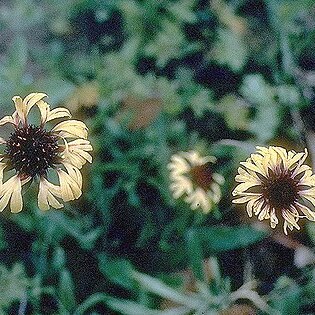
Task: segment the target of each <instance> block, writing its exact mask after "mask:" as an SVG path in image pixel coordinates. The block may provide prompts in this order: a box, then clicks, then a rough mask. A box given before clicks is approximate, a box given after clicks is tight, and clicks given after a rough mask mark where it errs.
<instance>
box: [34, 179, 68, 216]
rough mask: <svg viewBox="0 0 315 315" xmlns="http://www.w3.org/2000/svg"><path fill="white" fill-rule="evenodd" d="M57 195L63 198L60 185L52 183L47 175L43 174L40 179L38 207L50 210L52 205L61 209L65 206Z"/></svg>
mask: <svg viewBox="0 0 315 315" xmlns="http://www.w3.org/2000/svg"><path fill="white" fill-rule="evenodd" d="M55 197H57V198H61V189H60V186H57V185H54V184H52V183H50V182H49V181H48V180H47V179H46V178H45V177H43V176H41V177H40V180H39V191H38V208H39V209H41V210H48V209H49V208H50V207H53V208H55V209H59V208H62V207H63V204H62V203H60V202H59V201H58V200H57V199H56V198H55Z"/></svg>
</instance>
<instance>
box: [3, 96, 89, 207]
mask: <svg viewBox="0 0 315 315" xmlns="http://www.w3.org/2000/svg"><path fill="white" fill-rule="evenodd" d="M45 97H46V94H44V93H31V94H29V95H27V96H26V97H25V98H24V100H23V99H22V98H21V97H20V96H14V97H13V98H12V100H13V102H14V104H15V112H14V113H13V115H12V116H5V117H3V118H2V119H0V126H2V125H5V124H11V125H12V126H13V132H12V133H11V135H10V136H9V138H8V139H3V138H0V145H3V146H4V150H3V153H2V154H0V211H2V210H3V209H4V208H5V207H6V206H7V205H8V203H9V201H10V208H11V211H12V212H19V211H21V210H22V208H23V201H22V187H23V185H24V184H25V183H27V182H29V181H32V180H35V179H38V180H39V192H38V206H39V208H40V209H42V210H48V209H49V208H50V207H53V208H61V207H63V204H62V203H61V200H63V201H69V200H74V199H77V198H79V197H80V195H81V187H82V176H81V173H80V171H79V170H80V169H81V167H82V166H83V165H84V164H85V163H86V161H89V162H92V157H91V155H90V154H89V152H90V151H92V146H91V144H90V142H89V141H88V140H87V130H88V129H87V127H86V125H85V124H84V123H83V122H81V121H78V120H72V119H69V120H65V121H62V122H59V123H58V124H57V125H55V126H54V127H53V128H52V129H51V130H47V129H46V128H45V127H46V123H47V122H49V121H52V120H54V119H57V118H59V119H60V118H71V114H70V112H69V111H68V109H66V108H62V107H58V108H55V109H52V110H51V109H50V106H49V105H48V104H47V103H46V102H45V101H44V100H43V98H45ZM34 106H37V108H38V109H39V112H40V124H39V126H34V125H31V124H29V123H28V115H29V112H30V110H31V109H32V108H33V107H34ZM69 139H72V141H70V142H69ZM5 171H6V173H8V174H9V173H10V172H11V171H13V173H14V174H13V175H12V176H11V177H10V178H8V179H7V180H6V181H5V182H3V177H4V175H6V174H5ZM51 171H55V172H56V174H57V175H58V178H59V185H58V184H53V183H51V182H50V181H49V180H48V175H49V174H50V173H51ZM11 173H12V172H11ZM8 176H9V175H8ZM58 199H59V200H58Z"/></svg>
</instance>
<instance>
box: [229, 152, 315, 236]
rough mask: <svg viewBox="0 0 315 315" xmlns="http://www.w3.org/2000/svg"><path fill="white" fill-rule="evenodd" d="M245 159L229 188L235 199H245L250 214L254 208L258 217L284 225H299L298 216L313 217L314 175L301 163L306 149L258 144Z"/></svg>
mask: <svg viewBox="0 0 315 315" xmlns="http://www.w3.org/2000/svg"><path fill="white" fill-rule="evenodd" d="M257 150H258V151H257V153H255V154H252V155H251V156H250V158H248V159H247V160H246V162H241V165H242V166H243V167H239V169H238V175H236V177H235V180H236V181H237V182H239V183H240V184H239V185H237V186H236V188H235V189H234V191H233V192H232V194H233V196H236V197H238V198H237V199H234V200H233V202H234V203H247V205H246V210H247V213H248V215H249V216H250V217H252V214H253V212H254V214H255V215H257V216H258V220H260V221H261V220H264V219H268V220H270V226H271V227H272V228H275V227H276V225H277V224H278V223H279V219H281V220H282V221H283V229H284V233H285V234H287V228H289V229H290V230H291V231H292V230H293V228H296V229H298V230H299V229H300V227H299V225H298V220H299V219H300V218H304V217H306V218H307V219H309V220H311V221H315V212H314V211H312V210H311V209H310V208H309V206H311V205H313V206H314V205H315V177H314V175H313V174H312V170H311V168H310V167H309V166H308V165H305V164H303V163H304V161H305V159H306V157H307V150H306V149H305V151H304V152H301V153H296V152H295V151H289V152H287V151H286V150H285V149H283V148H281V147H273V146H270V147H268V148H265V147H257Z"/></svg>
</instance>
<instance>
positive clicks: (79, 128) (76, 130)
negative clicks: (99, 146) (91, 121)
mask: <svg viewBox="0 0 315 315" xmlns="http://www.w3.org/2000/svg"><path fill="white" fill-rule="evenodd" d="M52 131H54V132H58V134H59V135H60V136H61V137H64V138H83V139H86V138H87V132H88V128H87V127H86V125H85V124H84V123H83V122H82V121H79V120H66V121H62V122H60V123H59V124H57V125H56V126H55V127H54V128H53V129H52Z"/></svg>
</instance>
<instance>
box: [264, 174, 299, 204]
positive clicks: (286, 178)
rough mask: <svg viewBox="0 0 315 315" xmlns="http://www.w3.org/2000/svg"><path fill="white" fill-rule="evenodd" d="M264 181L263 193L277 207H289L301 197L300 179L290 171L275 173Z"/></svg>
mask: <svg viewBox="0 0 315 315" xmlns="http://www.w3.org/2000/svg"><path fill="white" fill-rule="evenodd" d="M270 173H271V174H269V175H270V176H269V178H268V179H265V180H264V181H263V183H262V189H263V195H264V197H265V199H266V200H267V201H268V203H269V204H270V205H271V206H272V207H273V208H275V209H284V208H286V209H288V208H289V207H290V205H292V204H293V203H294V202H295V201H296V200H297V199H298V197H299V195H298V191H299V189H298V185H297V183H298V181H297V180H295V179H293V178H292V177H291V176H290V174H289V173H283V174H277V175H276V174H273V173H272V172H270Z"/></svg>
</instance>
